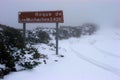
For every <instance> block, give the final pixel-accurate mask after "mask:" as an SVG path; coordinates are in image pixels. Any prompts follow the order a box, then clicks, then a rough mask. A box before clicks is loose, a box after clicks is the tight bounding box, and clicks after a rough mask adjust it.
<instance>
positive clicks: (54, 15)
mask: <svg viewBox="0 0 120 80" xmlns="http://www.w3.org/2000/svg"><path fill="white" fill-rule="evenodd" d="M18 17H19V20H18V21H19V23H23V37H24V43H25V40H26V39H25V37H26V23H56V55H58V34H59V30H58V24H59V23H63V22H64V18H63V11H62V10H58V11H34V12H19V15H18Z"/></svg>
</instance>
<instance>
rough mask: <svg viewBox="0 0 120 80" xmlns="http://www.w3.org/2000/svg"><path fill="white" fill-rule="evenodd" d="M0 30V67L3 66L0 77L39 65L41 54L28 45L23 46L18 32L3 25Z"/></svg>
mask: <svg viewBox="0 0 120 80" xmlns="http://www.w3.org/2000/svg"><path fill="white" fill-rule="evenodd" d="M0 28H2V30H0V65H4V68H3V67H1V66H0V77H2V76H4V75H6V74H8V73H9V72H12V71H18V70H22V69H32V68H33V67H35V66H36V65H38V64H40V58H42V56H43V54H40V53H38V51H37V49H35V48H33V47H32V46H31V45H30V44H29V43H28V44H26V45H24V42H23V37H22V34H21V33H20V31H19V30H17V29H14V28H11V27H9V26H5V25H0ZM18 67H19V69H18Z"/></svg>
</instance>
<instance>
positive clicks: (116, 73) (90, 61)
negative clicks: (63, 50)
mask: <svg viewBox="0 0 120 80" xmlns="http://www.w3.org/2000/svg"><path fill="white" fill-rule="evenodd" d="M70 48H71V47H70ZM71 50H72V52H74V53H75V55H76V56H77V57H78V58H80V59H82V60H85V61H87V62H89V63H91V64H93V65H95V66H97V67H99V68H102V69H104V70H107V71H109V72H111V73H114V74H115V75H117V76H119V77H120V69H117V68H114V67H112V66H110V65H106V64H104V63H101V62H98V61H96V60H94V59H92V58H89V57H86V56H84V55H82V54H80V53H79V52H77V51H75V50H74V49H73V48H71Z"/></svg>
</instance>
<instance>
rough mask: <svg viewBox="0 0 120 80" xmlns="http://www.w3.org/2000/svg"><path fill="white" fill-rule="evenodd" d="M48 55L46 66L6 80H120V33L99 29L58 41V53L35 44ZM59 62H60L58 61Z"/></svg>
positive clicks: (42, 45)
mask: <svg viewBox="0 0 120 80" xmlns="http://www.w3.org/2000/svg"><path fill="white" fill-rule="evenodd" d="M35 47H36V48H38V50H39V51H40V52H41V53H44V54H47V55H48V60H47V64H40V65H39V66H37V67H35V68H34V69H33V70H26V71H20V72H13V73H11V74H9V75H7V76H5V78H4V80H120V67H119V66H120V54H119V52H120V49H119V48H120V32H119V29H115V28H109V29H108V28H104V29H100V30H99V31H98V32H97V33H95V34H94V35H92V36H82V37H81V38H71V39H68V40H61V41H59V54H62V55H64V56H65V57H63V58H61V57H58V56H56V55H55V49H54V48H53V47H50V46H48V45H45V44H36V45H35ZM55 60H58V62H55Z"/></svg>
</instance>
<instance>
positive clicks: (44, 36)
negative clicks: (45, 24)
mask: <svg viewBox="0 0 120 80" xmlns="http://www.w3.org/2000/svg"><path fill="white" fill-rule="evenodd" d="M27 33H28V36H27V41H28V42H30V43H33V44H34V43H45V44H47V43H49V40H50V36H49V34H48V33H47V32H46V31H43V30H41V29H38V28H36V29H35V30H33V31H28V32H27Z"/></svg>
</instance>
